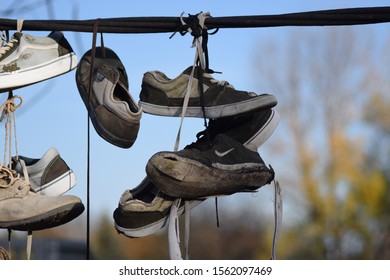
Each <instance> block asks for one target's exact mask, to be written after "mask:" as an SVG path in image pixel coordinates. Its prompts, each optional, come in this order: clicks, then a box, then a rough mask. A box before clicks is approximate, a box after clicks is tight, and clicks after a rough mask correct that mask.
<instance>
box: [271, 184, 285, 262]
mask: <svg viewBox="0 0 390 280" xmlns="http://www.w3.org/2000/svg"><path fill="white" fill-rule="evenodd" d="M274 187H275V192H274V196H275V198H274V199H275V201H274V217H275V228H274V235H273V240H272V259H273V260H276V249H277V247H278V241H279V235H280V230H281V226H282V215H283V199H282V190H281V188H280V185H279V182H278V181H277V180H276V179H274Z"/></svg>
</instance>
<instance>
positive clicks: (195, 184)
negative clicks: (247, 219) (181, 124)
mask: <svg viewBox="0 0 390 280" xmlns="http://www.w3.org/2000/svg"><path fill="white" fill-rule="evenodd" d="M146 173H147V175H148V176H149V178H150V179H151V180H152V182H153V183H154V184H155V185H156V186H158V188H159V189H160V190H161V192H163V193H165V194H166V195H169V196H172V197H181V198H186V199H195V198H207V197H215V196H223V195H230V194H233V193H236V192H252V191H255V190H257V189H258V188H260V187H262V186H264V185H266V184H269V183H270V182H272V180H273V178H274V172H273V170H272V169H270V168H268V167H267V166H266V165H265V164H264V161H263V159H262V158H261V157H260V155H259V153H258V152H257V151H252V150H250V149H248V148H246V147H245V146H244V145H242V144H241V143H239V142H237V141H235V140H234V139H232V138H230V137H228V136H226V135H224V134H219V135H217V136H216V137H215V138H214V139H213V140H212V142H210V144H209V141H205V140H203V139H200V140H198V141H197V142H195V143H192V144H191V145H188V146H187V147H185V148H184V149H183V150H180V151H177V152H158V153H156V154H154V155H153V156H152V157H151V158H150V159H149V161H148V163H147V165H146Z"/></svg>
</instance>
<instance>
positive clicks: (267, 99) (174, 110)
mask: <svg viewBox="0 0 390 280" xmlns="http://www.w3.org/2000/svg"><path fill="white" fill-rule="evenodd" d="M276 104H277V100H276V98H275V97H274V96H272V95H268V96H258V97H257V98H252V99H249V100H245V101H242V102H237V103H234V104H225V105H219V106H212V107H205V108H204V110H205V115H206V118H207V119H218V118H222V117H229V116H235V115H239V114H242V113H245V112H249V111H252V110H256V109H261V108H262V109H269V108H272V107H274V106H275V105H276ZM139 107H140V108H142V110H143V112H145V113H148V114H152V115H158V116H167V117H181V115H182V111H183V107H167V106H159V105H154V104H150V103H146V102H144V101H139ZM185 117H193V118H203V111H202V107H187V109H186V114H185Z"/></svg>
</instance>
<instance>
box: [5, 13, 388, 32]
mask: <svg viewBox="0 0 390 280" xmlns="http://www.w3.org/2000/svg"><path fill="white" fill-rule="evenodd" d="M186 19H187V18H186V17H183V20H186ZM94 21H95V20H94V19H93V20H25V21H24V23H23V30H30V31H74V32H93V25H94ZM386 22H390V7H368V8H349V9H337V10H323V11H311V12H301V13H289V14H279V15H252V16H228V17H211V18H207V19H206V20H205V25H206V26H207V29H217V28H256V27H276V26H334V25H361V24H375V23H386ZM181 25H182V24H181V21H180V18H179V17H122V18H103V19H100V21H99V30H98V32H104V33H162V32H175V31H176V30H178V28H180V26H181ZM16 27H17V20H15V19H0V30H16ZM48 27H49V29H48Z"/></svg>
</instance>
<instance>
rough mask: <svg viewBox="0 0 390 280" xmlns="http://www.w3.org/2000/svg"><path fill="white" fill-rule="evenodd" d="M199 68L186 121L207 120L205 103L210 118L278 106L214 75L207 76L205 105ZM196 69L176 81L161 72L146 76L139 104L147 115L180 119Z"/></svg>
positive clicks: (189, 69)
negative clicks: (194, 119)
mask: <svg viewBox="0 0 390 280" xmlns="http://www.w3.org/2000/svg"><path fill="white" fill-rule="evenodd" d="M199 69H200V68H199V67H196V68H195V74H194V77H193V79H194V80H193V83H192V88H191V95H190V98H189V101H188V108H187V109H186V114H185V116H186V117H198V118H203V117H204V116H203V110H202V103H203V107H204V110H205V117H206V118H209V119H211V118H221V117H227V116H233V115H237V114H241V113H245V112H249V111H252V110H255V109H267V108H272V107H274V106H275V105H276V104H277V100H276V98H275V97H274V96H273V95H270V94H260V95H257V94H256V93H253V92H247V91H242V90H236V89H235V88H234V87H233V86H232V85H230V84H229V83H228V82H226V81H218V80H216V79H214V78H213V77H212V76H211V75H210V74H208V73H204V74H203V78H202V83H203V91H204V92H203V102H202V96H200V94H199V90H198V86H199V85H198V84H199V80H198V74H197V73H198V71H199ZM191 70H192V66H191V67H189V68H187V69H186V70H185V71H184V72H183V73H181V74H180V75H179V76H177V77H176V78H174V79H170V78H168V77H167V76H166V75H165V74H164V73H162V72H160V71H149V72H146V73H145V74H144V76H143V79H142V89H141V93H140V101H139V104H140V106H141V107H142V110H143V111H144V112H145V113H149V114H153V115H159V116H172V117H179V116H181V114H182V109H183V102H184V97H185V93H186V88H187V84H188V81H189V79H190V75H191Z"/></svg>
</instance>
